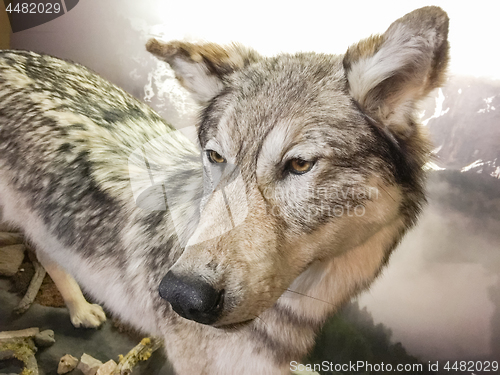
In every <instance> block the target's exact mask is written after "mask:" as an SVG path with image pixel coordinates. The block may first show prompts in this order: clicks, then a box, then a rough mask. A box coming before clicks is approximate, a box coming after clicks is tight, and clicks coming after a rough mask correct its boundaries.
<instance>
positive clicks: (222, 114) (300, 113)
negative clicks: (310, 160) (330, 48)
mask: <svg viewBox="0 0 500 375" xmlns="http://www.w3.org/2000/svg"><path fill="white" fill-rule="evenodd" d="M348 101H349V100H348V95H347V94H346V91H345V78H344V73H343V70H342V68H341V64H340V62H339V61H337V59H335V58H334V57H333V58H332V57H331V56H329V57H328V58H327V57H326V56H322V55H319V56H318V55H313V54H306V55H295V56H287V55H285V56H282V57H281V58H275V59H268V60H266V61H264V62H262V63H259V64H255V65H254V66H251V67H249V68H248V69H245V70H244V71H241V72H239V73H238V74H236V75H235V76H233V77H232V78H231V80H230V81H229V83H228V85H227V87H226V89H225V90H224V91H223V92H222V93H221V94H220V95H219V97H217V98H216V100H214V102H213V103H212V104H211V105H210V106H209V108H207V110H206V112H205V114H204V117H203V121H202V124H201V126H200V138H202V139H201V141H202V144H203V143H206V142H207V141H208V140H209V139H214V138H215V139H216V140H217V142H218V143H219V144H220V146H221V150H222V151H223V152H225V153H229V154H232V155H235V156H236V155H238V154H242V153H248V152H258V151H259V149H260V147H261V146H262V145H263V144H264V142H265V139H266V138H268V137H269V136H270V135H273V138H274V139H275V140H276V142H273V143H274V144H275V146H276V147H278V145H281V146H282V147H285V144H286V143H290V142H291V141H293V140H294V138H297V136H299V135H300V133H303V131H306V130H307V128H311V127H313V128H314V127H316V129H317V130H319V129H320V128H325V129H326V128H328V127H329V126H331V125H332V124H335V123H339V122H341V121H342V119H343V118H344V117H346V112H348V111H346V108H347V107H349V102H348ZM276 128H279V129H280V130H279V131H276ZM273 129H275V130H273ZM277 134H279V136H278V138H280V137H281V138H286V139H282V140H281V141H279V142H278V140H277V139H276V135H277Z"/></svg>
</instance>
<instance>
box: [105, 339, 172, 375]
mask: <svg viewBox="0 0 500 375" xmlns="http://www.w3.org/2000/svg"><path fill="white" fill-rule="evenodd" d="M162 344H163V340H162V339H159V338H157V337H146V338H144V339H142V340H141V342H140V343H139V344H138V345H136V346H135V347H134V348H133V349H132V350H131V351H129V352H128V353H127V354H126V355H125V357H123V358H120V363H118V366H117V367H116V369H115V371H114V372H113V375H130V374H131V373H132V368H133V367H134V366H135V365H136V364H137V363H139V362H140V361H146V360H148V359H149V357H151V354H153V352H154V351H155V350H157V349H158V348H159V347H160V346H162Z"/></svg>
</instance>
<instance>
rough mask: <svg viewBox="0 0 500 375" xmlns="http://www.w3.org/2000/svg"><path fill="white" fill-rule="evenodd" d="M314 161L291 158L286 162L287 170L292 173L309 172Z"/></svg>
mask: <svg viewBox="0 0 500 375" xmlns="http://www.w3.org/2000/svg"><path fill="white" fill-rule="evenodd" d="M313 165H314V162H313V161H308V160H304V159H298V158H297V159H292V160H290V161H289V162H288V170H289V171H290V172H292V173H293V174H304V173H306V172H309V171H310V170H311V168H312V167H313Z"/></svg>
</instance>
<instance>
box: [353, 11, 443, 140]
mask: <svg viewBox="0 0 500 375" xmlns="http://www.w3.org/2000/svg"><path fill="white" fill-rule="evenodd" d="M447 37H448V16H447V15H446V13H445V12H444V11H443V10H442V9H441V8H438V7H434V6H429V7H424V8H421V9H417V10H415V11H413V12H411V13H408V14H407V15H405V16H404V17H402V18H400V19H399V20H397V21H396V22H394V23H393V24H392V25H391V26H390V27H389V29H388V30H387V31H386V32H385V33H384V34H383V35H377V36H372V37H371V38H368V39H365V40H362V41H361V42H359V43H358V44H355V45H353V46H351V47H350V48H349V49H348V51H347V53H346V54H345V56H344V61H343V63H344V69H345V73H346V78H347V81H348V84H349V91H350V94H351V96H352V97H353V98H354V99H355V100H356V102H357V103H358V104H359V106H360V107H361V109H362V110H363V111H364V112H365V113H366V114H367V115H369V116H370V117H372V118H373V119H375V120H376V122H377V123H378V124H379V125H381V126H383V127H384V129H383V130H384V131H389V132H390V133H391V134H392V135H393V136H395V137H396V138H397V139H400V140H405V139H407V138H408V137H410V136H411V134H412V133H413V131H414V126H415V125H414V118H413V116H414V115H415V109H416V106H417V103H418V102H419V101H420V100H422V99H423V98H425V97H426V96H427V94H429V92H430V91H431V90H432V89H434V88H436V87H439V86H441V85H442V84H443V83H444V80H445V78H446V68H447V65H448V40H447Z"/></svg>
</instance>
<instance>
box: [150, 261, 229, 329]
mask: <svg viewBox="0 0 500 375" xmlns="http://www.w3.org/2000/svg"><path fill="white" fill-rule="evenodd" d="M159 292H160V296H161V298H163V299H165V300H166V301H167V302H169V303H170V305H172V309H173V310H174V311H175V312H176V313H177V314H179V315H180V316H182V317H183V318H186V319H190V320H194V321H195V322H198V323H202V324H213V323H215V322H216V321H217V319H219V317H220V315H221V313H222V307H223V303H224V289H222V290H217V289H215V288H214V287H213V286H211V285H210V284H208V283H206V282H204V281H202V280H200V279H193V278H187V277H183V276H178V275H176V274H175V273H173V272H172V271H169V272H167V274H166V275H165V277H164V278H163V280H162V281H161V283H160V288H159Z"/></svg>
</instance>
